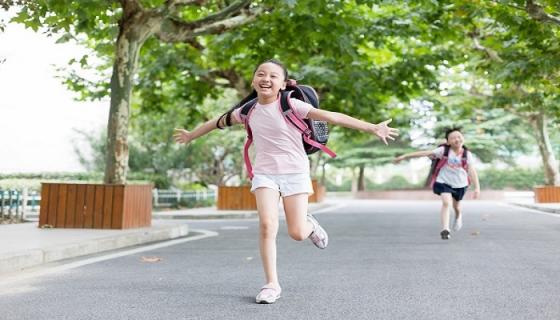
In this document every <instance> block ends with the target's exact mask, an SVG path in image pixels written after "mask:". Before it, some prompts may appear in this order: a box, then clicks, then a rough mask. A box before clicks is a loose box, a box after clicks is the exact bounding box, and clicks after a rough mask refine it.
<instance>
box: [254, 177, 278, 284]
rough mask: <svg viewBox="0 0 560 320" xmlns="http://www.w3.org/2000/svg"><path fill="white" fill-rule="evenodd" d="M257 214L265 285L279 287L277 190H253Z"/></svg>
mask: <svg viewBox="0 0 560 320" xmlns="http://www.w3.org/2000/svg"><path fill="white" fill-rule="evenodd" d="M255 198H256V200H257V211H258V214H259V230H260V235H259V246H260V253H261V260H262V264H263V268H264V274H265V277H266V283H267V285H273V286H275V287H280V285H279V282H278V274H277V271H276V235H277V234H278V200H279V198H280V194H279V192H278V191H276V190H273V189H269V188H258V189H256V190H255Z"/></svg>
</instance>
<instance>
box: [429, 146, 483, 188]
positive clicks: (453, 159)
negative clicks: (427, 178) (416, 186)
mask: <svg viewBox="0 0 560 320" xmlns="http://www.w3.org/2000/svg"><path fill="white" fill-rule="evenodd" d="M444 151H445V150H444V147H443V146H442V147H438V148H436V149H434V150H433V151H432V154H433V155H434V156H435V157H436V158H438V159H441V158H443V152H444ZM463 152H465V149H461V152H460V153H459V154H456V153H455V152H454V151H453V149H452V148H449V155H448V157H447V163H446V164H445V165H443V167H442V168H441V170H440V171H439V174H438V176H437V177H436V182H439V183H445V184H448V185H450V186H451V187H452V188H464V187H466V186H468V185H469V178H468V176H469V175H468V172H467V171H466V170H465V169H464V168H463V164H462V157H463ZM472 163H473V158H472V154H471V152H470V151H467V166H470V165H472Z"/></svg>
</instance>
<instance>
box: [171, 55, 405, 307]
mask: <svg viewBox="0 0 560 320" xmlns="http://www.w3.org/2000/svg"><path fill="white" fill-rule="evenodd" d="M287 81H288V71H287V70H286V68H285V67H284V66H283V65H282V63H280V62H279V61H277V60H267V61H265V62H263V63H261V64H260V65H258V66H257V69H256V70H255V72H254V74H253V80H252V83H251V85H252V87H253V89H254V90H255V91H256V92H257V99H258V100H257V104H256V105H255V107H254V108H253V110H252V113H251V117H250V118H249V125H250V128H251V130H252V135H253V142H254V145H255V161H254V165H253V174H254V177H253V179H252V181H251V182H252V186H251V192H253V193H254V195H255V198H256V202H257V211H258V216H259V230H260V235H259V244H260V255H261V260H262V264H263V269H264V274H265V279H266V281H265V283H266V284H265V285H264V286H263V287H262V288H261V290H260V291H259V293H258V295H257V297H256V302H257V303H267V304H268V303H274V302H275V301H276V300H277V299H278V298H280V294H281V292H282V289H281V287H280V282H279V280H278V275H277V271H276V235H277V233H278V224H279V222H278V216H279V212H278V202H279V199H280V197H281V198H282V201H283V204H284V211H285V215H286V224H287V226H288V233H289V235H290V237H291V238H292V239H294V240H297V241H302V240H304V239H307V238H309V239H310V240H311V241H312V242H313V244H314V245H315V246H316V247H318V248H320V249H325V248H326V247H327V245H328V235H327V232H326V231H325V230H324V229H323V228H322V227H321V226H320V225H319V223H318V222H317V220H316V219H315V218H314V217H313V216H311V215H310V214H308V212H307V205H308V197H309V195H310V194H312V193H313V188H312V186H311V178H310V175H309V173H310V172H309V159H308V157H307V154H306V153H305V150H304V146H303V142H302V135H301V133H300V132H299V131H298V130H297V129H296V128H295V127H294V126H293V125H292V124H290V123H288V122H287V121H286V120H285V118H284V117H283V116H282V113H281V110H280V107H279V106H280V105H279V104H280V102H279V93H280V91H281V90H284V89H285V88H286V84H287ZM290 102H291V105H292V107H293V109H294V111H295V113H296V115H297V116H298V117H300V118H301V119H305V118H308V119H314V120H323V121H327V122H329V123H332V124H337V125H341V126H344V127H347V128H352V129H357V130H361V131H364V132H367V133H371V134H374V135H376V136H378V137H379V138H380V139H381V140H382V141H383V142H385V144H387V139H390V140H394V137H396V136H397V135H398V130H397V129H394V128H390V127H389V126H388V125H387V124H388V123H389V122H391V120H386V121H383V122H381V123H379V124H372V123H368V122H364V121H361V120H358V119H355V118H352V117H350V116H347V115H345V114H342V113H337V112H329V111H325V110H320V109H316V108H314V107H313V106H311V105H310V104H307V103H305V102H302V101H300V100H298V99H291V100H290ZM240 110H241V109H240V108H237V109H234V110H230V111H228V112H227V113H226V114H224V115H222V116H220V117H217V118H215V119H212V120H210V121H208V122H206V123H204V124H202V125H201V126H199V127H197V128H196V129H195V130H193V131H187V130H184V129H175V134H174V138H175V140H176V142H178V143H184V144H187V143H189V142H191V141H193V140H194V139H196V138H198V137H200V136H202V135H205V134H207V133H209V132H210V131H212V130H214V129H216V128H223V127H225V126H226V125H228V124H242V123H243V121H242V119H241V116H240ZM226 119H228V120H231V121H229V122H230V123H228V121H226Z"/></svg>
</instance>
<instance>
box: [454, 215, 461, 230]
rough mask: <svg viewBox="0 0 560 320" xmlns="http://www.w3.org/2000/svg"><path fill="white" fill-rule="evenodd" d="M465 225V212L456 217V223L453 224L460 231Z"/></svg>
mask: <svg viewBox="0 0 560 320" xmlns="http://www.w3.org/2000/svg"><path fill="white" fill-rule="evenodd" d="M462 227H463V214H461V215H460V216H459V218H457V217H455V223H454V224H453V230H454V231H459V230H461V228H462Z"/></svg>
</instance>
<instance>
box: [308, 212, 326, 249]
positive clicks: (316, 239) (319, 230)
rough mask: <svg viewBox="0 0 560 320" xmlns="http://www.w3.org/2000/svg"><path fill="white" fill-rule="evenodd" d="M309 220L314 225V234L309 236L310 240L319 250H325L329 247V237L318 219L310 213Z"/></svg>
mask: <svg viewBox="0 0 560 320" xmlns="http://www.w3.org/2000/svg"><path fill="white" fill-rule="evenodd" d="M307 220H308V221H309V222H311V224H312V225H313V232H311V234H310V235H309V239H310V240H311V242H313V244H314V245H315V246H316V247H317V248H319V249H325V248H326V247H327V246H328V245H329V235H328V234H327V232H326V231H325V229H323V227H321V225H320V224H319V222H318V221H317V219H315V218H314V217H313V216H312V215H311V214H309V213H308V214H307Z"/></svg>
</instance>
